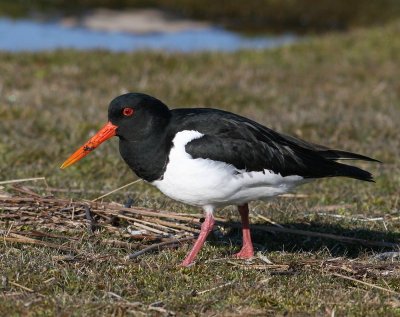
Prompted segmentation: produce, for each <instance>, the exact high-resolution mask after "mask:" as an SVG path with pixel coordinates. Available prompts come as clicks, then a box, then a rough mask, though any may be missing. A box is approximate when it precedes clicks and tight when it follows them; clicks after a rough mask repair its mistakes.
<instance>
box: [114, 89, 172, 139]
mask: <svg viewBox="0 0 400 317" xmlns="http://www.w3.org/2000/svg"><path fill="white" fill-rule="evenodd" d="M169 118H170V112H169V109H168V107H167V106H166V105H165V104H163V103H162V102H161V101H160V100H158V99H156V98H154V97H151V96H149V95H146V94H141V93H128V94H124V95H121V96H119V97H117V98H115V99H114V100H112V101H111V103H110V106H109V107H108V120H109V121H110V122H111V123H112V124H113V125H115V126H117V127H118V128H117V129H116V135H117V136H119V137H120V138H121V139H126V140H129V141H134V140H139V139H143V138H145V137H147V136H149V135H151V134H154V133H155V132H156V131H161V130H163V129H164V128H165V127H166V125H167V124H168V122H169Z"/></svg>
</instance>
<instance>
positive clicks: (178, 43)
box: [0, 18, 295, 52]
mask: <svg viewBox="0 0 400 317" xmlns="http://www.w3.org/2000/svg"><path fill="white" fill-rule="evenodd" d="M294 40H295V36H293V35H290V34H287V35H281V36H257V37H245V36H242V35H240V34H238V33H235V32H231V31H226V30H223V29H220V28H209V29H204V30H193V31H182V32H176V33H154V34H140V35H138V34H131V33H123V32H118V33H117V32H104V31H94V30H90V29H86V28H82V27H73V28H69V27H63V26H62V25H59V24H57V23H39V22H35V21H33V20H11V19H8V18H0V50H2V51H9V52H19V51H45V50H54V49H62V48H64V49H66V48H69V49H78V50H92V49H105V50H110V51H114V52H131V51H136V50H145V49H151V50H167V51H179V52H193V51H197V52H198V51H236V50H238V49H244V48H254V49H263V48H274V47H277V46H281V45H284V44H287V43H291V42H293V41H294Z"/></svg>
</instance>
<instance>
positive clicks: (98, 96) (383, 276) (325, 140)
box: [0, 22, 400, 316]
mask: <svg viewBox="0 0 400 317" xmlns="http://www.w3.org/2000/svg"><path fill="white" fill-rule="evenodd" d="M398 56H400V24H399V23H398V22H397V23H392V24H390V25H388V26H386V27H380V28H370V29H359V30H354V31H352V32H350V33H348V34H336V35H326V36H323V37H320V38H311V39H309V40H307V41H304V43H300V44H297V45H293V46H287V47H283V48H280V49H276V50H273V51H241V52H237V53H202V54H188V55H185V54H172V53H171V54H168V53H151V52H141V53H133V54H112V53H108V52H101V51H99V52H74V51H60V52H53V53H35V54H27V53H26V54H23V53H18V54H7V53H0V92H1V95H0V121H1V122H0V135H1V139H0V179H1V180H7V179H14V178H25V177H38V176H45V177H46V179H47V182H48V183H49V185H50V186H52V187H59V188H79V189H82V190H84V191H89V190H97V191H99V190H111V189H114V188H117V187H119V186H121V185H123V184H126V183H128V182H130V181H132V180H133V179H134V175H133V174H132V173H130V172H129V171H128V168H127V167H126V165H125V164H124V163H123V162H122V159H121V158H120V156H119V154H118V149H117V143H118V141H117V140H116V139H111V140H109V141H107V142H106V143H105V144H102V145H101V146H100V147H99V148H97V149H96V150H95V151H94V152H93V153H91V154H90V155H88V156H87V157H85V158H84V159H83V160H81V161H79V163H77V164H75V165H74V166H72V167H70V168H68V169H66V170H60V169H59V166H60V165H61V163H62V162H63V161H64V160H65V159H66V158H67V157H68V156H69V155H70V154H72V153H73V152H74V151H75V150H76V149H77V148H78V147H79V146H81V145H82V144H83V142H85V141H86V140H87V139H88V138H89V137H90V136H91V135H92V134H93V133H94V132H96V131H97V130H98V129H99V128H101V127H102V126H103V125H104V124H105V123H106V121H107V107H108V103H109V101H110V100H111V99H112V98H114V97H115V96H117V95H119V94H121V93H125V92H128V91H141V92H145V93H148V94H151V95H153V96H156V97H158V98H160V99H161V100H163V101H164V102H166V103H167V104H168V105H169V106H170V107H216V108H220V109H225V110H230V111H234V112H236V113H239V114H241V115H244V116H247V117H250V118H252V119H254V120H256V121H258V122H260V123H262V124H265V125H267V126H269V127H271V128H273V129H276V130H278V131H280V132H284V133H287V134H291V135H295V136H298V137H301V138H304V139H306V140H309V141H313V142H316V143H321V144H325V145H327V146H331V147H333V148H339V149H343V150H350V151H354V152H358V153H362V154H365V155H368V156H371V157H374V158H377V159H379V160H381V161H383V162H385V164H383V165H379V164H369V163H359V164H358V166H360V167H363V168H366V169H368V170H370V171H371V172H373V174H374V175H375V176H376V184H369V183H364V182H358V181H355V180H347V179H328V180H320V181H317V182H315V183H313V184H309V185H307V186H303V187H300V188H299V189H298V190H297V192H298V193H302V194H307V195H309V197H308V198H307V199H304V198H301V199H300V198H298V199H296V198H279V199H276V200H275V202H274V203H271V204H264V203H252V204H251V209H252V212H253V213H259V214H262V215H264V216H266V217H268V218H270V219H273V220H275V221H276V222H279V223H281V224H282V225H284V226H287V227H293V228H300V229H301V228H302V229H305V230H313V231H320V232H329V233H334V234H342V235H348V236H352V237H357V238H363V239H369V240H385V241H397V240H399V234H400V225H399V222H398V219H396V217H397V216H398V213H399V201H398V199H399V190H398V189H399V185H400V178H399V175H400V166H399V158H400V144H399V140H400V139H399V135H400V80H399V76H398V70H399V69H400V60H399V58H398ZM6 189H7V188H6ZM133 191H134V192H133V198H134V199H135V204H137V205H140V206H147V207H152V208H163V209H169V210H173V211H181V210H185V211H192V210H194V208H192V207H188V206H184V205H181V204H178V203H176V202H173V201H171V200H169V199H167V198H165V197H164V196H162V194H160V193H159V192H157V191H156V190H154V189H153V188H151V187H149V186H148V185H146V184H144V183H142V184H138V185H135V187H134V189H133ZM66 196H67V197H74V198H82V197H84V198H94V197H96V196H97V194H96V193H91V194H90V193H86V192H83V193H81V194H72V193H71V194H65V195H64V196H63V197H66ZM126 198H127V195H126V194H124V193H119V194H117V195H114V196H111V197H110V198H109V199H113V200H115V201H119V202H121V201H123V200H125V199H126ZM330 204H335V205H340V204H350V205H351V206H352V207H350V208H348V209H346V210H335V211H331V213H333V214H343V215H345V216H349V215H352V214H354V215H359V216H363V217H384V219H385V221H384V222H382V221H369V222H360V221H355V220H354V221H353V220H349V219H347V218H341V219H337V218H333V217H329V216H323V215H318V214H317V213H315V212H314V211H311V210H310V209H311V208H312V207H315V206H321V207H322V206H325V205H330ZM0 212H1V210H0ZM217 215H222V216H224V217H227V218H231V219H233V220H236V221H237V220H238V219H239V217H238V214H237V212H236V211H235V210H234V208H226V209H224V210H223V211H220V212H219V213H217ZM252 222H259V221H258V220H255V219H254V218H252ZM10 226H11V222H9V223H8V224H7V225H6V228H5V229H8V228H9V227H10ZM38 226H39V225H38ZM35 228H37V226H35V225H32V226H30V229H35ZM61 230H62V226H60V228H59V231H61ZM77 235H79V236H80V237H81V240H80V241H79V242H78V243H76V244H74V247H76V249H77V250H78V253H79V257H78V258H77V259H76V260H74V261H71V262H68V261H57V260H55V258H54V256H60V255H62V254H63V253H62V252H60V251H57V250H52V249H48V248H44V247H38V246H32V245H18V244H10V243H7V244H6V243H2V244H1V245H0V268H1V269H0V274H1V275H2V276H6V277H7V278H8V280H9V281H13V282H16V283H19V284H22V285H24V286H25V287H29V288H32V289H34V290H39V292H40V293H41V294H43V296H38V295H36V294H29V293H22V294H19V293H18V292H21V291H22V290H21V289H20V288H18V287H17V286H13V285H12V284H7V283H3V284H0V292H1V293H0V311H1V312H2V314H4V315H13V316H18V315H23V316H53V315H67V316H68V315H76V316H79V315H91V316H98V315H117V316H119V315H135V314H136V315H140V312H142V313H144V314H150V315H157V314H164V313H163V312H159V311H156V310H154V308H153V307H152V306H150V305H151V304H152V303H158V304H154V305H153V306H157V307H159V308H161V309H165V310H167V311H172V312H175V313H176V314H177V315H184V316H185V315H193V316H196V315H201V314H208V315H215V314H217V315H221V314H225V315H266V314H267V315H268V314H269V315H289V316H297V315H324V314H328V315H330V314H331V313H330V312H331V311H332V310H333V309H334V310H335V313H336V315H339V316H343V315H353V316H365V315H375V316H382V315H400V308H399V304H398V299H397V296H396V295H393V294H390V293H387V292H385V291H380V290H377V289H374V288H371V287H368V286H365V285H361V284H358V283H354V282H351V281H348V280H343V279H340V278H334V277H332V276H331V275H329V274H327V270H326V269H324V267H323V266H322V264H321V266H310V265H307V264H306V262H305V261H306V260H310V261H311V260H312V261H316V262H318V261H319V262H318V263H323V262H324V261H325V260H327V259H331V258H334V257H340V260H341V261H343V264H344V265H345V266H351V265H355V264H357V263H364V264H365V263H369V262H368V261H369V259H370V256H372V255H374V254H375V253H376V252H380V251H382V250H379V249H374V250H372V249H369V248H363V247H359V246H352V245H348V244H342V243H337V242H335V241H330V240H323V239H308V238H306V237H298V236H293V235H287V234H277V235H272V234H265V233H261V232H257V231H255V232H254V233H253V238H254V241H255V242H256V244H257V246H258V247H259V248H260V247H262V246H264V247H265V248H266V249H265V251H264V254H265V255H266V256H268V258H269V259H270V260H272V261H273V262H275V263H280V262H282V263H289V264H290V265H291V269H292V270H295V271H296V272H298V274H291V275H279V274H278V275H274V274H271V272H270V270H255V269H252V270H245V269H243V268H241V267H239V266H235V265H232V264H230V263H229V262H227V260H224V259H222V260H220V261H216V262H207V259H215V258H223V257H226V256H229V255H230V254H231V253H233V252H234V250H237V249H238V248H239V245H238V244H239V242H240V235H239V234H238V232H235V231H233V232H230V233H229V234H227V235H226V236H225V237H224V238H223V239H215V240H212V241H211V242H210V243H207V244H206V245H205V247H204V248H203V249H202V251H201V252H200V255H199V257H198V261H197V263H196V265H195V266H193V267H191V268H187V269H178V268H175V265H176V264H178V263H180V262H181V261H182V260H183V258H184V257H185V253H186V252H187V251H188V247H189V246H185V247H182V248H179V249H177V250H163V251H160V252H154V253H148V254H145V255H143V256H142V257H140V258H138V259H136V260H134V261H131V262H123V260H122V259H123V256H125V255H126V254H128V253H130V251H131V250H126V249H123V248H112V247H104V246H103V245H101V244H100V243H99V241H100V240H101V239H102V238H103V237H104V236H103V234H102V233H101V232H100V233H96V234H95V235H94V236H91V235H89V234H88V233H87V231H85V230H84V229H79V228H77ZM102 256H107V257H104V258H102ZM254 261H255V262H254V263H256V264H257V263H260V260H254ZM380 263H381V264H382V265H383V266H385V265H389V263H387V262H380ZM139 264H140V265H139ZM145 264H151V266H150V267H148V266H147V265H145ZM386 271H387V273H383V272H385V270H377V272H375V271H370V270H369V271H367V272H365V273H366V275H363V272H362V271H360V272H358V273H357V277H358V278H359V279H361V280H365V281H368V282H369V283H373V284H376V285H379V286H381V287H384V288H391V289H392V290H395V291H398V292H399V291H400V279H399V270H398V269H396V268H395V269H393V270H386ZM340 272H341V273H342V274H346V271H340ZM50 278H55V279H54V280H53V281H50V282H47V283H46V282H45V281H47V280H49V279H50ZM227 283H229V284H227ZM223 284H227V285H226V286H224V287H221V288H219V289H216V290H211V291H208V292H205V293H201V294H199V292H201V291H203V290H208V289H211V288H213V287H216V286H219V285H223ZM110 292H111V293H110ZM112 294H117V295H118V296H120V297H116V296H114V295H112Z"/></svg>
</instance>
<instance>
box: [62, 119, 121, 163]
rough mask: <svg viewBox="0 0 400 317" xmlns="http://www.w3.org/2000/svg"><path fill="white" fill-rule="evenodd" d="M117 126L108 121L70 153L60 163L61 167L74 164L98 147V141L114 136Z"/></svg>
mask: <svg viewBox="0 0 400 317" xmlns="http://www.w3.org/2000/svg"><path fill="white" fill-rule="evenodd" d="M117 128H118V127H117V126H115V125H113V124H112V123H111V122H108V123H107V124H106V125H105V126H104V128H103V129H101V130H100V131H99V132H97V134H96V135H95V136H93V137H92V138H91V139H90V140H89V141H87V142H86V143H85V144H84V145H83V146H82V147H81V148H80V149H79V150H78V151H76V152H75V153H74V154H72V155H71V156H70V157H69V158H68V160H66V161H65V162H64V163H63V165H61V168H66V167H68V166H70V165H72V164H74V163H75V162H76V161H79V160H80V159H81V158H82V157H84V156H85V155H87V154H89V153H90V152H91V151H93V150H94V149H95V148H96V147H98V146H99V145H100V143H102V142H104V141H105V140H107V139H109V138H111V137H112V136H114V135H115V130H116V129H117Z"/></svg>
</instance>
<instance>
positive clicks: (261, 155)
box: [61, 93, 377, 266]
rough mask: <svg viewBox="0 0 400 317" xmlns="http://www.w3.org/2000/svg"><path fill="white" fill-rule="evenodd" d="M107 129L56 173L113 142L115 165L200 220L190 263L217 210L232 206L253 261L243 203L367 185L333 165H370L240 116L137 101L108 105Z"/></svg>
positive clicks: (357, 172)
mask: <svg viewBox="0 0 400 317" xmlns="http://www.w3.org/2000/svg"><path fill="white" fill-rule="evenodd" d="M108 120H109V122H108V123H107V124H106V125H105V127H104V128H103V129H101V130H100V131H99V132H98V133H97V134H96V135H95V136H94V137H92V138H91V139H90V140H89V141H88V142H87V143H86V144H85V145H83V146H82V147H81V148H80V149H79V150H78V151H76V152H75V153H74V154H73V155H72V156H71V157H70V158H69V159H68V160H67V161H65V163H64V164H63V165H62V166H61V167H62V168H65V167H67V166H69V165H71V164H73V163H75V162H76V161H78V160H79V159H81V158H82V157H83V156H85V155H86V154H88V153H89V152H90V151H92V150H93V149H94V148H96V147H97V146H98V145H99V144H100V143H102V142H103V141H105V140H107V139H108V138H110V137H112V136H114V135H116V136H118V137H119V151H120V154H121V156H122V158H123V159H124V160H125V162H126V163H127V164H128V165H129V167H130V168H131V169H132V170H133V171H134V172H135V173H136V175H137V176H139V177H140V178H142V179H144V180H145V181H146V182H148V183H150V184H152V185H154V186H155V187H157V188H158V189H159V190H160V191H161V192H163V193H164V194H165V195H166V196H168V197H170V198H172V199H174V200H177V201H180V202H183V203H185V204H188V205H192V206H198V207H201V208H203V210H204V211H205V213H206V218H205V221H204V222H203V224H202V226H201V233H200V235H199V236H198V238H197V240H196V243H195V245H194V247H193V248H192V250H191V252H190V253H189V255H188V256H187V258H186V259H185V260H184V261H183V263H182V266H187V265H189V264H190V263H192V261H193V259H194V258H195V256H196V254H197V253H198V251H199V250H200V248H201V246H202V245H203V243H204V241H205V240H206V238H207V235H208V234H209V233H210V231H211V230H212V228H213V225H214V216H213V212H214V210H215V209H216V208H219V207H223V206H227V205H237V206H238V209H239V212H240V215H241V219H242V232H243V247H242V249H241V251H240V252H239V253H237V254H236V256H237V257H240V258H251V257H253V255H254V253H253V245H252V242H251V237H250V229H249V218H248V215H249V209H248V203H249V202H251V201H253V200H262V201H268V200H270V199H272V198H273V197H275V196H278V195H281V194H284V193H287V192H288V191H290V190H292V189H293V188H294V187H296V186H298V185H301V184H305V183H308V182H311V181H313V180H315V179H318V178H322V177H336V176H344V177H350V178H355V179H359V180H363V181H367V182H373V177H372V175H371V174H370V173H369V172H367V171H364V170H362V169H360V168H358V167H354V166H350V165H345V164H342V163H339V162H337V161H338V160H364V161H375V162H377V160H374V159H372V158H369V157H367V156H363V155H360V154H355V153H351V152H345V151H339V150H333V149H330V148H327V147H325V146H321V145H317V144H313V143H309V142H306V141H303V140H300V139H298V138H295V137H292V136H288V135H285V134H281V133H278V132H275V131H273V130H271V129H269V128H267V127H265V126H263V125H261V124H259V123H257V122H254V121H252V120H250V119H247V118H244V117H241V116H239V115H236V114H233V113H230V112H226V111H222V110H217V109H209V108H197V109H196V108H194V109H185V108H183V109H173V110H169V109H168V107H167V106H166V105H165V104H164V103H162V102H161V101H160V100H158V99H156V98H154V97H151V96H148V95H145V94H141V93H128V94H124V95H122V96H119V97H117V98H115V99H114V100H112V101H111V103H110V106H109V108H108Z"/></svg>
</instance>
